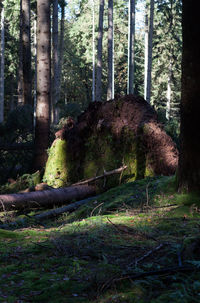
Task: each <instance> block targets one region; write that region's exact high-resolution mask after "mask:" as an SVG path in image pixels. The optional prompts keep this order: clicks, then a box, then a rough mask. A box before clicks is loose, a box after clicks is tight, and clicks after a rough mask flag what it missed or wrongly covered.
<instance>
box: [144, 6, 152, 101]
mask: <svg viewBox="0 0 200 303" xmlns="http://www.w3.org/2000/svg"><path fill="white" fill-rule="evenodd" d="M146 18H148V17H147V14H146ZM153 19H154V0H150V18H149V26H148V42H145V47H147V50H145V54H146V55H145V75H146V76H145V85H144V87H145V98H144V99H145V100H146V101H147V102H148V103H150V99H151V71H152V43H153ZM147 20H148V19H147ZM146 25H147V24H146ZM146 34H147V33H146Z"/></svg>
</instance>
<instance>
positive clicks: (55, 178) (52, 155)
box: [43, 138, 68, 188]
mask: <svg viewBox="0 0 200 303" xmlns="http://www.w3.org/2000/svg"><path fill="white" fill-rule="evenodd" d="M67 179H68V174H67V142H66V140H61V139H59V138H58V139H56V140H55V141H54V142H53V144H52V146H51V148H50V150H49V156H48V160H47V164H46V169H45V173H44V177H43V181H44V182H47V183H48V185H50V186H53V187H54V188H58V187H62V186H65V185H66V184H67Z"/></svg>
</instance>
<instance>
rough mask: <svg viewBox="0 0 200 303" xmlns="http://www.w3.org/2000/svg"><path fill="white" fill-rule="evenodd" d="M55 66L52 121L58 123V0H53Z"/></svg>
mask: <svg viewBox="0 0 200 303" xmlns="http://www.w3.org/2000/svg"><path fill="white" fill-rule="evenodd" d="M52 47H53V68H52V109H51V110H52V121H53V123H54V124H55V123H56V116H55V107H56V104H57V103H58V77H59V59H58V57H59V56H58V0H53V43H52Z"/></svg>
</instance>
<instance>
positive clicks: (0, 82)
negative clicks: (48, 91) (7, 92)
mask: <svg viewBox="0 0 200 303" xmlns="http://www.w3.org/2000/svg"><path fill="white" fill-rule="evenodd" d="M0 9H1V49H0V50H1V62H0V64H1V68H0V123H2V122H3V121H4V68H5V49H4V48H5V28H4V5H3V4H2V6H1V7H0Z"/></svg>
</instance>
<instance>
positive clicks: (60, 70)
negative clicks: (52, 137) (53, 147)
mask: <svg viewBox="0 0 200 303" xmlns="http://www.w3.org/2000/svg"><path fill="white" fill-rule="evenodd" d="M60 5H61V20H60V39H59V63H58V64H59V67H58V101H59V100H60V92H61V76H62V65H63V50H64V32H65V1H63V2H62V3H61V4H60ZM58 121H59V108H58V107H57V106H56V108H55V123H58Z"/></svg>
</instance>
